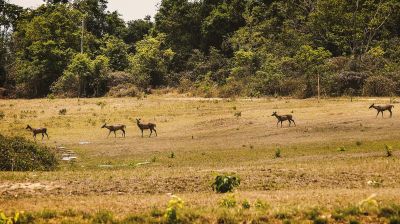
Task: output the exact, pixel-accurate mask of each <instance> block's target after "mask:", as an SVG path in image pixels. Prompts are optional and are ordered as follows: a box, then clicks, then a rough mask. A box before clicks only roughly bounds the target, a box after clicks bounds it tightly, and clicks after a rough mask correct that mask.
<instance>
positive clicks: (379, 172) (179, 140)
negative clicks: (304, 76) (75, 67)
mask: <svg viewBox="0 0 400 224" xmlns="http://www.w3.org/2000/svg"><path fill="white" fill-rule="evenodd" d="M372 102H375V103H378V104H379V103H382V104H383V103H389V100H388V99H384V98H380V99H361V98H360V99H354V100H353V102H350V100H349V99H347V98H338V99H326V100H322V101H321V102H320V103H318V102H317V101H316V100H314V99H310V100H297V99H275V98H271V99H235V100H222V99H197V98H185V97H177V96H149V97H147V98H144V99H136V98H122V99H112V98H98V99H79V100H78V99H40V100H0V110H1V111H3V112H4V114H5V117H4V118H3V119H2V120H1V121H0V130H1V133H2V134H4V135H7V136H16V135H17V136H25V137H26V138H32V136H31V134H30V133H29V132H28V131H27V130H25V127H26V125H27V124H30V125H31V126H33V127H47V128H48V133H49V136H50V139H49V140H47V139H44V140H43V141H41V140H40V139H41V137H39V138H38V140H37V142H38V143H40V144H45V145H47V146H51V147H66V148H67V149H69V150H73V151H74V152H76V153H77V156H78V159H77V161H76V162H72V163H71V162H61V165H60V168H59V170H57V171H55V172H21V173H18V172H0V210H4V211H5V212H6V213H11V212H13V211H27V212H28V211H29V212H33V213H34V212H39V213H40V212H42V213H46V212H43V211H47V213H51V212H54V213H57V214H64V213H65V211H77V212H78V211H79V212H81V213H82V214H94V213H96V212H99V211H104V210H107V211H110V212H112V213H113V214H114V216H115V217H114V218H115V219H116V220H122V219H123V218H124V217H127V216H129V215H132V214H136V215H139V214H153V213H155V211H158V210H161V211H164V210H165V207H166V204H167V203H168V201H169V200H170V195H171V194H173V195H177V196H179V197H180V198H181V199H182V200H183V201H184V202H185V205H184V206H185V208H186V209H187V211H186V212H188V211H191V212H192V213H193V214H195V215H196V214H197V215H198V216H201V217H202V218H194V219H196V220H197V222H199V223H202V222H217V221H218V222H219V223H229V219H228V218H229V217H230V216H232V217H231V219H230V220H231V221H232V220H233V221H232V222H239V220H240V221H241V222H242V221H244V220H252V219H253V218H254V217H258V221H259V222H262V221H263V215H265V216H266V217H264V219H265V220H264V221H265V222H272V223H281V222H282V220H286V221H288V222H289V220H292V221H293V222H295V223H297V222H304V223H310V222H311V221H310V220H314V219H312V218H308V216H307V214H309V213H310V212H309V211H311V213H312V212H313V211H314V212H315V209H316V208H318V213H317V216H321V217H323V218H326V220H328V221H330V222H338V223H348V222H349V220H350V218H344V219H343V220H342V219H336V218H335V217H334V214H335V212H336V213H338V212H337V211H338V209H339V208H351V207H352V206H357V205H359V202H360V201H362V200H364V199H366V198H368V197H369V196H371V195H373V194H375V195H376V196H375V198H374V199H373V200H372V201H373V202H377V203H378V207H379V208H384V207H385V206H391V205H393V204H398V205H400V160H399V158H400V150H398V149H400V111H399V110H400V105H399V106H398V105H397V104H395V108H394V115H393V118H391V119H389V118H388V117H389V114H388V113H387V112H385V117H384V118H383V119H382V118H381V117H378V118H375V115H376V111H375V110H372V109H371V110H369V109H368V107H369V105H370V104H371V103H372ZM64 108H65V109H66V111H67V112H66V114H65V115H60V114H59V111H60V110H61V109H64ZM273 111H277V112H278V113H279V114H286V113H291V114H293V117H294V119H295V121H296V124H297V126H296V127H288V123H287V122H286V123H284V127H283V128H280V127H278V128H277V127H276V122H277V120H276V118H275V117H271V114H272V112H273ZM237 112H242V116H241V117H235V116H234V114H235V113H237ZM135 118H142V120H143V122H152V123H156V124H157V128H156V129H157V131H158V137H154V136H153V137H151V138H149V137H148V134H149V132H145V137H144V138H141V134H140V130H139V129H138V127H137V126H136V123H135V122H136V120H135ZM105 122H107V124H118V123H121V124H125V125H127V134H126V138H122V137H121V133H118V136H117V138H114V135H113V134H111V135H110V137H108V138H107V134H108V131H107V130H105V129H101V128H100V127H101V126H102V125H103V124H104V123H105ZM385 145H389V146H392V148H393V156H391V157H387V156H386V152H385ZM278 148H279V149H280V151H281V156H280V158H276V156H275V154H276V150H277V149H278ZM339 149H342V150H339ZM171 157H173V158H171ZM219 173H235V174H237V175H238V176H239V177H240V178H241V185H240V186H239V187H238V188H237V189H236V190H235V192H234V197H235V198H236V201H237V203H238V205H237V206H236V208H233V209H226V211H225V210H224V211H221V210H220V207H221V206H220V205H219V204H220V201H221V199H222V198H224V197H226V195H221V194H216V193H214V192H213V191H212V188H211V187H210V186H211V183H212V180H213V177H214V175H215V174H219ZM244 200H248V201H249V202H250V203H251V204H252V203H254V202H255V201H259V202H260V201H262V202H263V203H265V204H267V205H268V206H265V210H263V211H262V212H260V211H259V210H257V209H256V208H253V207H254V206H253V205H252V207H251V208H250V209H249V210H248V211H247V210H246V211H244V210H243V209H241V207H242V206H241V203H242V201H244ZM256 207H257V206H256ZM49 211H51V212H49ZM398 211H400V209H399V210H398ZM307 212H308V213H307ZM81 213H80V214H81ZM300 213H301V214H302V215H299V214H300ZM193 214H192V215H193ZM379 214H380V213H379V212H376V213H371V212H369V213H368V215H366V214H364V216H362V217H361V218H360V217H358V216H357V217H356V218H358V219H361V220H362V221H361V222H367V223H385V222H388V220H389V219H388V218H387V217H385V216H381V215H379ZM153 215H154V214H153ZM353 215H354V214H353ZM61 216H62V215H58V216H57V215H54V216H51V215H50V217H47V219H46V216H44V219H45V221H43V222H49V223H58V222H61V221H64V222H65V223H68V222H67V221H69V222H70V223H75V222H78V218H77V215H75V216H73V218H71V217H69V216H68V215H65V216H67V218H65V217H63V218H60V217H61ZM71 216H72V215H71ZM84 216H85V215H83V216H82V217H84ZM149 216H151V215H149ZM154 216H155V217H157V215H154ZM222 216H223V217H225V216H226V217H228V218H227V219H226V220H225V222H224V219H223V218H221V217H222ZM57 217H58V218H57ZM68 217H69V218H68ZM82 217H81V218H79V222H88V221H87V220H86V221H85V219H84V218H82ZM136 218H137V220H136V219H135V220H136V221H138V220H139V218H138V217H136ZM194 219H193V220H194ZM60 220H61V221H60ZM132 220H133V219H132ZM156 220H157V219H156ZM198 220H200V221H198ZM221 220H222V221H221ZM296 220H297V221H296ZM301 220H303V221H301ZM307 220H308V221H307ZM340 220H342V221H340ZM142 221H143V220H142ZM317 221H318V220H317ZM322 221H323V220H322ZM314 222H315V220H314ZM133 223H134V221H133Z"/></svg>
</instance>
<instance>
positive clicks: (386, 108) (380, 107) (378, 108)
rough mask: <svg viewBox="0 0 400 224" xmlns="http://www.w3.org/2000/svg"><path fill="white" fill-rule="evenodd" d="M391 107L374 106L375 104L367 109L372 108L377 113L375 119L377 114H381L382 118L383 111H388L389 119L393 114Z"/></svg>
mask: <svg viewBox="0 0 400 224" xmlns="http://www.w3.org/2000/svg"><path fill="white" fill-rule="evenodd" d="M393 107H394V106H393V105H384V106H375V104H374V103H373V104H372V105H371V106H370V107H369V109H371V108H374V109H375V110H377V111H378V113H377V114H376V117H378V115H379V113H382V117H383V111H385V110H388V111H389V112H390V117H392V115H393V113H392V109H393Z"/></svg>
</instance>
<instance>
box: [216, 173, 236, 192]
mask: <svg viewBox="0 0 400 224" xmlns="http://www.w3.org/2000/svg"><path fill="white" fill-rule="evenodd" d="M239 185H240V178H239V177H237V176H235V175H225V174H222V175H218V176H216V177H215V181H214V183H213V184H212V188H213V190H214V191H216V192H217V193H227V192H232V191H233V189H234V188H235V187H238V186H239Z"/></svg>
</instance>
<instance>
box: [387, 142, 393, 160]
mask: <svg viewBox="0 0 400 224" xmlns="http://www.w3.org/2000/svg"><path fill="white" fill-rule="evenodd" d="M385 152H386V157H392V156H393V147H392V146H389V145H385Z"/></svg>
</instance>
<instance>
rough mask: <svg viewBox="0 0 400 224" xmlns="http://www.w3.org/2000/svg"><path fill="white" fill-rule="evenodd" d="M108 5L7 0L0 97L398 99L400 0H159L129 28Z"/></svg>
mask: <svg viewBox="0 0 400 224" xmlns="http://www.w3.org/2000/svg"><path fill="white" fill-rule="evenodd" d="M107 3H108V2H107V0H80V1H68V0H46V1H44V4H43V5H42V6H40V7H39V8H37V9H33V10H32V9H24V8H21V7H19V6H17V5H13V4H10V3H9V2H8V1H6V0H0V29H1V33H0V53H1V54H0V96H1V95H3V96H8V97H24V98H37V97H46V96H49V95H54V96H64V97H77V96H79V97H97V96H104V95H106V94H110V93H112V94H116V95H134V94H136V93H137V92H139V91H143V90H145V89H147V88H149V87H151V88H162V87H174V88H175V89H177V90H178V91H180V92H182V93H186V92H187V93H192V94H195V95H199V96H205V97H212V96H221V97H232V96H252V97H257V96H271V95H275V96H295V97H301V98H306V97H312V96H315V95H316V94H317V91H318V89H317V82H318V80H319V81H320V87H321V92H322V94H324V95H326V96H341V95H352V96H353V95H354V96H355V95H368V96H389V95H397V94H399V93H400V71H399V68H400V45H399V43H400V26H399V25H398V24H400V2H399V1H398V0H354V1H347V0H323V1H322V0H196V1H189V0H163V1H161V3H160V4H159V6H158V11H157V13H156V15H155V16H154V18H150V17H149V16H148V17H146V18H143V19H139V20H134V21H128V22H125V21H124V20H123V19H122V17H121V15H120V14H119V13H118V12H116V11H114V12H110V11H108V10H107Z"/></svg>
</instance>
